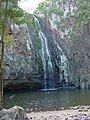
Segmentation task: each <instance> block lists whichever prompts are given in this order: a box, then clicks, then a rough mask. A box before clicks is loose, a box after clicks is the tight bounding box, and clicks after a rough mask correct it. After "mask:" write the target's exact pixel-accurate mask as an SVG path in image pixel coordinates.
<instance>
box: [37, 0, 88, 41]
mask: <svg viewBox="0 0 90 120" xmlns="http://www.w3.org/2000/svg"><path fill="white" fill-rule="evenodd" d="M37 11H39V12H38V13H40V14H42V13H43V16H47V18H48V19H49V20H52V18H53V16H55V18H54V19H56V20H54V21H53V24H55V26H57V28H58V30H59V32H60V33H63V34H65V30H67V31H68V34H67V37H70V38H71V39H75V37H76V36H77V32H78V31H81V30H82V27H83V25H84V24H87V23H88V21H89V20H90V0H73V1H71V0H49V2H47V1H46V2H44V3H41V4H40V5H39V7H38V8H37ZM37 11H36V12H37ZM57 28H56V29H57Z"/></svg>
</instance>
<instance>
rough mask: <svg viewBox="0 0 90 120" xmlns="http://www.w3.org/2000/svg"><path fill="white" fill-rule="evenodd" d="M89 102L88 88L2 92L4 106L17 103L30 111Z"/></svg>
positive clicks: (57, 108) (87, 103)
mask: <svg viewBox="0 0 90 120" xmlns="http://www.w3.org/2000/svg"><path fill="white" fill-rule="evenodd" d="M89 104H90V90H60V91H46V92H44V91H34V92H33V91H17V92H13V93H12V92H11V93H10V92H7V93H5V94H4V105H5V108H10V107H12V106H14V105H18V106H22V107H23V108H25V109H27V108H29V110H31V111H46V110H60V108H61V107H64V108H68V107H70V106H77V105H89Z"/></svg>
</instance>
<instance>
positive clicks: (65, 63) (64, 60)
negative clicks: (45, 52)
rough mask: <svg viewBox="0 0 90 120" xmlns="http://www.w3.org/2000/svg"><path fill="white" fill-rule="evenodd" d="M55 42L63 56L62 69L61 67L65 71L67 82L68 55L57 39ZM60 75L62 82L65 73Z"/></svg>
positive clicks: (61, 56)
mask: <svg viewBox="0 0 90 120" xmlns="http://www.w3.org/2000/svg"><path fill="white" fill-rule="evenodd" d="M54 43H55V45H56V46H57V48H58V49H59V50H60V52H61V55H60V58H61V65H60V69H61V71H64V73H63V74H64V77H65V78H64V79H65V80H66V82H68V61H67V57H66V55H65V54H64V52H63V51H62V49H61V47H60V46H59V45H58V43H57V42H56V41H55V40H54ZM60 74H61V73H60ZM60 76H61V77H60V82H61V81H62V80H63V75H62V74H61V75H60Z"/></svg>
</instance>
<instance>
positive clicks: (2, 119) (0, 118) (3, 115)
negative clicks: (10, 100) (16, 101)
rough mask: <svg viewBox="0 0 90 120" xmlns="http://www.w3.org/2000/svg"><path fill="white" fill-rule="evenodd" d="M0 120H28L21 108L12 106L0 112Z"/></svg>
mask: <svg viewBox="0 0 90 120" xmlns="http://www.w3.org/2000/svg"><path fill="white" fill-rule="evenodd" d="M0 120H29V119H28V117H27V115H26V113H25V111H24V109H23V108H22V107H18V106H14V107H12V108H10V109H8V110H6V109H3V110H1V111H0Z"/></svg>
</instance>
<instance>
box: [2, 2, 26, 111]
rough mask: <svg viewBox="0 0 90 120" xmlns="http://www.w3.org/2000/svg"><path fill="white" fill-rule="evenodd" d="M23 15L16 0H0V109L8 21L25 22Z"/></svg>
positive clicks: (8, 29)
mask: <svg viewBox="0 0 90 120" xmlns="http://www.w3.org/2000/svg"><path fill="white" fill-rule="evenodd" d="M24 16H25V14H24V12H23V11H22V10H21V9H20V8H19V7H18V0H0V17H1V19H0V37H1V39H0V109H2V107H3V58H4V45H5V41H6V40H7V39H9V38H11V36H10V26H9V23H10V22H12V23H18V24H19V23H25V20H26V19H25V17H24Z"/></svg>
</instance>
